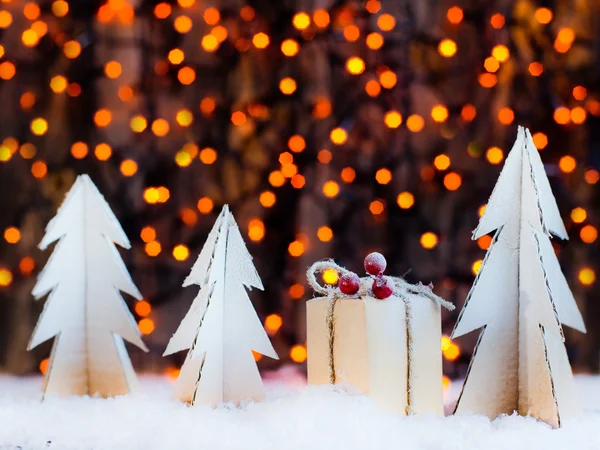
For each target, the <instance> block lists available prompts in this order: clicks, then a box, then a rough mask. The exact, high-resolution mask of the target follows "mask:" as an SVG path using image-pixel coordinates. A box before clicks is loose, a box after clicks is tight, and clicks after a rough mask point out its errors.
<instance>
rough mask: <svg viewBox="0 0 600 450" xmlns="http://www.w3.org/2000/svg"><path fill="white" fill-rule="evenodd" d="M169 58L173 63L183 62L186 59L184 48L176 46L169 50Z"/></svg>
mask: <svg viewBox="0 0 600 450" xmlns="http://www.w3.org/2000/svg"><path fill="white" fill-rule="evenodd" d="M167 59H168V60H169V62H170V63H171V64H175V65H177V64H181V63H182V62H183V60H184V59H185V54H184V53H183V50H181V49H179V48H174V49H173V50H171V51H170V52H169V55H168V56H167Z"/></svg>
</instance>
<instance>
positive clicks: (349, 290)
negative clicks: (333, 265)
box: [338, 272, 360, 295]
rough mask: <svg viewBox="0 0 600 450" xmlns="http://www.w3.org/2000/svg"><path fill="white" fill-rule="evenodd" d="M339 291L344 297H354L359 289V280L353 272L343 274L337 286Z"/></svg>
mask: <svg viewBox="0 0 600 450" xmlns="http://www.w3.org/2000/svg"><path fill="white" fill-rule="evenodd" d="M338 286H339V288H340V291H342V293H343V294H346V295H354V294H356V293H357V292H358V289H359V288H360V278H358V275H356V274H355V273H354V272H348V273H345V274H344V275H342V276H341V277H340V282H339V284H338Z"/></svg>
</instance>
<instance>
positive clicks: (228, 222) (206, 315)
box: [165, 205, 278, 405]
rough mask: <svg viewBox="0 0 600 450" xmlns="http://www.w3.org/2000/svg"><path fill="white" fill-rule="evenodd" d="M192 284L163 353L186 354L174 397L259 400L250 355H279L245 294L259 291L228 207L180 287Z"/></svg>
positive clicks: (259, 387)
mask: <svg viewBox="0 0 600 450" xmlns="http://www.w3.org/2000/svg"><path fill="white" fill-rule="evenodd" d="M192 284H197V285H199V286H200V292H199V293H198V296H197V297H196V298H195V300H194V302H193V303H192V306H191V308H190V310H189V312H188V313H187V315H186V316H185V318H184V319H183V321H182V322H181V324H180V326H179V328H178V329H177V331H176V332H175V334H174V335H173V337H172V338H171V340H170V342H169V344H168V346H167V349H166V350H165V355H169V354H171V353H175V352H177V351H181V350H186V349H190V351H189V352H188V355H187V358H186V360H185V362H184V364H183V366H182V368H181V372H180V374H179V378H178V379H177V382H176V385H175V395H176V396H177V397H178V398H180V399H181V400H183V401H186V402H190V403H192V404H196V403H206V404H211V405H216V404H219V403H221V402H234V403H239V402H241V401H243V400H261V399H262V398H263V397H264V389H263V385H262V380H261V377H260V373H259V372H258V367H257V365H256V362H255V360H254V356H253V354H252V350H254V351H256V352H259V353H262V354H263V355H267V356H270V357H271V358H275V359H277V358H278V356H277V354H276V353H275V350H274V349H273V346H272V344H271V342H270V341H269V338H268V336H267V334H266V332H265V330H264V328H263V326H262V323H261V322H260V320H259V318H258V316H257V315H256V311H255V310H254V308H253V306H252V303H251V301H250V298H249V297H248V294H247V292H246V288H249V289H251V288H253V287H255V288H258V289H263V286H262V283H261V281H260V278H259V276H258V273H257V272H256V269H255V268H254V265H253V263H252V257H251V256H250V253H248V250H247V249H246V245H245V244H244V240H243V238H242V235H241V234H240V230H239V228H238V226H237V224H236V222H235V219H234V218H233V215H232V214H231V212H230V211H229V208H228V207H227V205H225V206H224V207H223V210H222V211H221V214H219V217H218V218H217V221H216V223H215V225H214V227H213V229H212V230H211V232H210V234H209V236H208V239H207V241H206V243H205V244H204V247H203V248H202V251H201V252H200V256H199V257H198V260H197V261H196V263H195V264H194V266H193V267H192V270H191V272H190V274H189V275H188V277H187V278H186V280H185V281H184V283H183V286H189V285H192Z"/></svg>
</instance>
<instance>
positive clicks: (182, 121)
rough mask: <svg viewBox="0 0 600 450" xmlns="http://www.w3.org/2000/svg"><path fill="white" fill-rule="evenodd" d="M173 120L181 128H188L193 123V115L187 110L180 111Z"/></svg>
mask: <svg viewBox="0 0 600 450" xmlns="http://www.w3.org/2000/svg"><path fill="white" fill-rule="evenodd" d="M175 120H176V121H177V123H178V124H179V125H180V126H182V127H189V126H190V125H191V124H192V122H193V121H194V115H193V114H192V112H191V111H190V110H189V109H180V110H179V111H177V114H176V115H175Z"/></svg>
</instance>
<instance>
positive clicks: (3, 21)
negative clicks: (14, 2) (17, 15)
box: [0, 10, 13, 28]
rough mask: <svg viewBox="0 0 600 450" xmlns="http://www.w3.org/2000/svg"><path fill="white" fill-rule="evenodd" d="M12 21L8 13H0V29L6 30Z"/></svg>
mask: <svg viewBox="0 0 600 450" xmlns="http://www.w3.org/2000/svg"><path fill="white" fill-rule="evenodd" d="M12 21H13V17H12V14H11V13H9V12H8V11H5V10H3V11H0V28H8V27H9V26H10V24H11V23H12Z"/></svg>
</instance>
